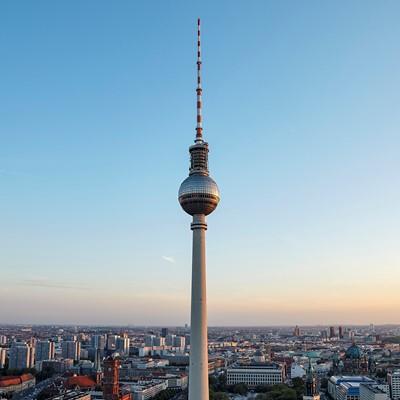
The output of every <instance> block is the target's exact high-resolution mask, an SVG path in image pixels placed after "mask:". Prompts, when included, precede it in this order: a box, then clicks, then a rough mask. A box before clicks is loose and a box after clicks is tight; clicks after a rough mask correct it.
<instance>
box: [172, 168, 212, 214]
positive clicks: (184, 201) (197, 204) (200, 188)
mask: <svg viewBox="0 0 400 400" xmlns="http://www.w3.org/2000/svg"><path fill="white" fill-rule="evenodd" d="M178 199H179V203H180V204H181V207H182V208H183V210H184V211H185V212H187V213H188V214H189V215H195V214H204V215H208V214H211V213H212V212H213V211H214V210H215V209H216V208H217V205H218V203H219V189H218V186H217V184H216V183H215V181H214V180H213V179H211V178H210V177H209V176H206V175H190V176H189V177H187V178H186V179H185V180H184V181H183V182H182V184H181V187H180V188H179V192H178Z"/></svg>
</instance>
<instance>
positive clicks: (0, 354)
mask: <svg viewBox="0 0 400 400" xmlns="http://www.w3.org/2000/svg"><path fill="white" fill-rule="evenodd" d="M5 365H6V349H3V348H1V347H0V369H1V368H4V367H5Z"/></svg>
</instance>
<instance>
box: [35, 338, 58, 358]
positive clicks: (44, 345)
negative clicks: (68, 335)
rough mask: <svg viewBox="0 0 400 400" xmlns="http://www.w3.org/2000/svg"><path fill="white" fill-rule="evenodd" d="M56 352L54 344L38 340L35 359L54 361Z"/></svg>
mask: <svg viewBox="0 0 400 400" xmlns="http://www.w3.org/2000/svg"><path fill="white" fill-rule="evenodd" d="M54 351H55V348H54V342H50V341H49V340H38V341H37V343H36V351H35V359H36V361H44V360H53V359H54Z"/></svg>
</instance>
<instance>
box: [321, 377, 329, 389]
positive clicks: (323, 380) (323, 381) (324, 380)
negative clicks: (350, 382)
mask: <svg viewBox="0 0 400 400" xmlns="http://www.w3.org/2000/svg"><path fill="white" fill-rule="evenodd" d="M320 385H321V389H327V388H328V379H327V378H321V383H320Z"/></svg>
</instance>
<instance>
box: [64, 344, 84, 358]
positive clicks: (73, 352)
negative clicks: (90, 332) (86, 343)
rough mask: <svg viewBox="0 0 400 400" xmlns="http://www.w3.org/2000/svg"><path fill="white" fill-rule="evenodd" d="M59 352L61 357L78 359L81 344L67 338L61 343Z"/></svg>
mask: <svg viewBox="0 0 400 400" xmlns="http://www.w3.org/2000/svg"><path fill="white" fill-rule="evenodd" d="M61 354H62V357H63V358H72V359H73V360H76V361H79V360H80V358H81V344H80V342H76V341H74V340H67V341H64V342H62V343H61Z"/></svg>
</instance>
